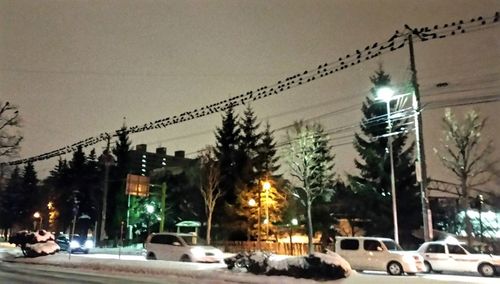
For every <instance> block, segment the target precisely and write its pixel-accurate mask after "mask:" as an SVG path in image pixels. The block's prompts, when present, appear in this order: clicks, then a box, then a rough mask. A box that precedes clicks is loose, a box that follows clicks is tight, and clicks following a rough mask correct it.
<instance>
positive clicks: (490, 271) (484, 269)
mask: <svg viewBox="0 0 500 284" xmlns="http://www.w3.org/2000/svg"><path fill="white" fill-rule="evenodd" d="M477 270H478V271H479V274H481V275H482V276H484V277H493V276H495V268H494V267H493V265H491V264H489V263H482V264H481V265H479V267H478V268H477Z"/></svg>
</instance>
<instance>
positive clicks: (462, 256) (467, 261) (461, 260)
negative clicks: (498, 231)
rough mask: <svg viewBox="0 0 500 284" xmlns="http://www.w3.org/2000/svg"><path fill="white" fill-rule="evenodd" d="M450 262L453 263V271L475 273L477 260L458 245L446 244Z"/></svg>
mask: <svg viewBox="0 0 500 284" xmlns="http://www.w3.org/2000/svg"><path fill="white" fill-rule="evenodd" d="M446 246H447V247H448V254H449V256H450V262H453V264H452V268H453V271H461V272H471V271H476V269H477V267H476V263H477V259H476V258H475V257H474V256H471V255H469V254H468V253H467V252H466V251H465V249H463V248H462V247H461V246H460V245H458V244H447V245H446Z"/></svg>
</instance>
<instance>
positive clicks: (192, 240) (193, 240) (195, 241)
mask: <svg viewBox="0 0 500 284" xmlns="http://www.w3.org/2000/svg"><path fill="white" fill-rule="evenodd" d="M182 239H184V241H185V242H186V243H187V244H188V245H190V246H196V245H198V246H199V245H205V244H206V243H207V242H206V241H205V240H204V239H202V238H200V237H197V236H182Z"/></svg>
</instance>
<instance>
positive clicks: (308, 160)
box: [285, 122, 334, 254]
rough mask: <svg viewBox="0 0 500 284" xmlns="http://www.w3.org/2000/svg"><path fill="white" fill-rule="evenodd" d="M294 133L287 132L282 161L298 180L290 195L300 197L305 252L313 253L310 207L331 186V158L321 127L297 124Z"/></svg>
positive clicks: (329, 148) (318, 125) (326, 139)
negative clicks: (283, 159) (304, 225)
mask: <svg viewBox="0 0 500 284" xmlns="http://www.w3.org/2000/svg"><path fill="white" fill-rule="evenodd" d="M293 130H294V132H293V133H292V134H290V133H288V143H289V145H287V147H286V150H285V151H286V153H285V158H286V162H287V164H288V166H289V167H290V174H291V176H292V177H293V178H295V179H296V180H297V181H298V182H297V184H296V185H295V187H294V189H293V190H295V192H292V194H293V195H295V196H297V197H299V198H300V201H301V202H302V204H303V205H304V207H305V208H306V211H307V212H306V213H307V227H308V230H307V237H308V252H309V254H312V253H313V252H314V251H313V250H314V249H313V244H312V239H313V225H312V214H311V209H312V204H313V202H314V201H315V200H316V199H317V198H319V197H321V196H323V194H324V193H325V192H326V190H327V189H328V187H329V186H331V185H332V180H333V166H334V164H333V159H334V155H332V154H331V146H329V145H328V137H327V135H326V133H325V132H324V129H323V127H322V126H321V125H320V124H316V123H315V124H313V125H304V124H303V123H302V122H296V123H295V124H294V128H293Z"/></svg>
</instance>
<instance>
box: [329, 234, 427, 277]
mask: <svg viewBox="0 0 500 284" xmlns="http://www.w3.org/2000/svg"><path fill="white" fill-rule="evenodd" d="M335 252H336V253H338V254H339V255H340V256H341V257H343V258H344V259H345V260H347V262H349V264H350V265H351V267H352V269H354V270H358V271H362V270H378V271H387V273H389V274H391V275H401V274H403V273H406V274H408V275H414V274H415V273H417V272H423V271H424V270H425V266H424V260H423V258H422V256H420V255H419V254H417V253H415V252H410V251H404V250H403V249H402V248H401V247H400V246H399V245H398V244H397V243H396V242H395V241H394V240H392V239H388V238H376V237H337V238H336V243H335Z"/></svg>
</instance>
